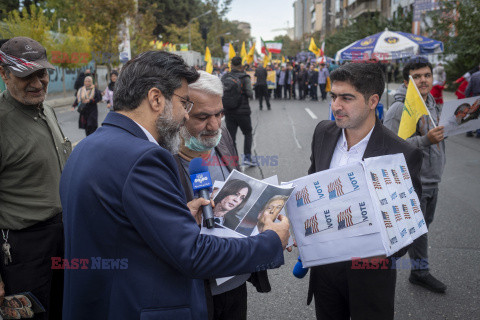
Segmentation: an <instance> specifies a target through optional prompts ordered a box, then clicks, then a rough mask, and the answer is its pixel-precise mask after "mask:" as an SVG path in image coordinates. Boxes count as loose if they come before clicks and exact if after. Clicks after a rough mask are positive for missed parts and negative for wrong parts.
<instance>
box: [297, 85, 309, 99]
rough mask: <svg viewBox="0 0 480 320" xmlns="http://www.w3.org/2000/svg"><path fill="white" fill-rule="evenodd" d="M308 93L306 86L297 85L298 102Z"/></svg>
mask: <svg viewBox="0 0 480 320" xmlns="http://www.w3.org/2000/svg"><path fill="white" fill-rule="evenodd" d="M307 93H308V86H307V85H306V84H305V83H301V82H299V83H298V94H299V96H300V100H303V99H305V96H306V95H307Z"/></svg>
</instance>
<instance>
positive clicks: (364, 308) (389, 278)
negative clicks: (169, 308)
mask: <svg viewBox="0 0 480 320" xmlns="http://www.w3.org/2000/svg"><path fill="white" fill-rule="evenodd" d="M396 279H397V272H396V269H390V268H388V269H366V268H365V269H352V262H351V261H347V262H338V263H333V264H328V265H323V266H318V267H313V268H311V275H310V289H309V291H311V292H312V293H313V295H314V298H315V313H316V316H317V319H321V320H349V319H350V318H351V319H352V320H362V319H365V320H372V319H373V320H377V319H378V320H380V319H381V320H389V319H393V316H394V305H395V303H394V302H395V282H396ZM309 296H310V293H309Z"/></svg>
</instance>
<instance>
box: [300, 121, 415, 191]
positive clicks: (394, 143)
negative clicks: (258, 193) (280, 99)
mask: <svg viewBox="0 0 480 320" xmlns="http://www.w3.org/2000/svg"><path fill="white" fill-rule="evenodd" d="M341 134H342V129H341V128H339V127H337V125H336V124H335V121H330V120H325V121H322V122H320V123H319V124H318V125H317V127H316V128H315V132H314V134H313V139H312V155H311V156H310V161H311V164H310V168H309V169H308V174H312V173H314V172H318V171H322V170H327V169H329V168H330V162H331V161H332V157H333V152H334V151H335V146H336V145H337V142H338V139H339V138H340V135H341ZM396 153H403V155H404V156H405V160H406V161H407V166H408V170H409V171H410V176H411V177H412V182H413V187H414V188H415V192H416V193H417V194H418V198H421V196H422V185H421V182H420V169H421V168H422V159H423V158H422V152H421V150H420V149H418V148H415V147H413V146H412V145H411V144H409V143H407V142H406V141H405V140H403V139H401V138H399V137H398V136H397V135H396V134H395V133H393V132H392V131H391V130H390V129H388V128H387V127H385V126H384V125H383V124H382V123H381V122H380V120H378V119H377V120H376V123H375V127H374V128H373V131H372V135H371V136H370V140H369V141H368V144H367V148H366V149H365V153H364V154H363V159H365V158H371V157H378V156H384V155H387V154H396Z"/></svg>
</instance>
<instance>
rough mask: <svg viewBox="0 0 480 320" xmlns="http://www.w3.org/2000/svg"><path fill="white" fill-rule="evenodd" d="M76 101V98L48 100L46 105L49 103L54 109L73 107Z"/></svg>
mask: <svg viewBox="0 0 480 320" xmlns="http://www.w3.org/2000/svg"><path fill="white" fill-rule="evenodd" d="M74 101H75V97H65V98H57V99H52V100H46V101H45V103H47V104H48V105H49V106H51V107H52V108H58V107H65V106H71V105H72V104H73V102H74Z"/></svg>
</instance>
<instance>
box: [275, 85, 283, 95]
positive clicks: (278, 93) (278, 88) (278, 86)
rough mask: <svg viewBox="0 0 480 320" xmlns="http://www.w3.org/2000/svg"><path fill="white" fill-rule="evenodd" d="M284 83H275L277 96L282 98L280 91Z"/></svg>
mask: <svg viewBox="0 0 480 320" xmlns="http://www.w3.org/2000/svg"><path fill="white" fill-rule="evenodd" d="M283 87H284V85H281V84H277V90H276V91H277V98H278V99H282V92H283Z"/></svg>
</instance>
